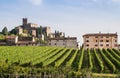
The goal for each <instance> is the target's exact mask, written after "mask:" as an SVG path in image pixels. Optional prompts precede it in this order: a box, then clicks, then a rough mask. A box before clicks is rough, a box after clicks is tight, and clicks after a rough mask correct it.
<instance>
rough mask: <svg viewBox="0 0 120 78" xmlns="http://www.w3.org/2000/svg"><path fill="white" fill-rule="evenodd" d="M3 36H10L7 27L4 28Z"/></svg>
mask: <svg viewBox="0 0 120 78" xmlns="http://www.w3.org/2000/svg"><path fill="white" fill-rule="evenodd" d="M2 34H4V35H8V29H7V27H4V28H3V30H2Z"/></svg>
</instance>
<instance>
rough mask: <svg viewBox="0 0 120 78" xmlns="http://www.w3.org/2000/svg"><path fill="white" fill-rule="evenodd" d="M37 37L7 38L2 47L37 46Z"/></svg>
mask: <svg viewBox="0 0 120 78" xmlns="http://www.w3.org/2000/svg"><path fill="white" fill-rule="evenodd" d="M2 43H3V42H2ZM36 44H37V43H36V41H35V37H18V36H6V40H5V41H4V44H0V45H36Z"/></svg>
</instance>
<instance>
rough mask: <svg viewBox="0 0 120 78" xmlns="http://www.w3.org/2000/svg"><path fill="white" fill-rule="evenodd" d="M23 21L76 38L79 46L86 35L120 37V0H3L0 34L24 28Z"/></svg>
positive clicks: (0, 7)
mask: <svg viewBox="0 0 120 78" xmlns="http://www.w3.org/2000/svg"><path fill="white" fill-rule="evenodd" d="M22 18H28V22H31V23H36V24H39V25H42V26H50V27H51V30H52V32H54V31H55V30H58V31H61V32H65V33H66V36H71V37H77V40H78V41H79V42H80V43H82V42H83V38H82V35H83V34H86V33H98V32H102V33H116V32H117V34H118V36H120V0H0V31H2V29H3V28H4V27H5V26H6V27H7V28H8V30H11V29H13V28H14V27H16V26H19V25H21V24H22ZM119 42H120V40H119Z"/></svg>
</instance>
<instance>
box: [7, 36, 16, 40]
mask: <svg viewBox="0 0 120 78" xmlns="http://www.w3.org/2000/svg"><path fill="white" fill-rule="evenodd" d="M15 38H16V36H6V39H15Z"/></svg>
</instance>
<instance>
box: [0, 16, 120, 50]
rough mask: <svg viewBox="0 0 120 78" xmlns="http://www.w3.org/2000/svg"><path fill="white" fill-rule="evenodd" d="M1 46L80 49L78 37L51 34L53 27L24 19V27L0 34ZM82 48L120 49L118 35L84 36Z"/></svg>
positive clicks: (98, 34)
mask: <svg viewBox="0 0 120 78" xmlns="http://www.w3.org/2000/svg"><path fill="white" fill-rule="evenodd" d="M0 45H1V46H29V45H31V46H59V47H68V48H78V47H80V46H79V44H78V42H77V37H66V36H65V33H64V32H60V31H56V30H55V32H51V27H49V26H41V25H38V24H35V23H28V19H27V18H23V19H22V25H19V26H16V27H15V28H14V29H12V30H11V31H8V30H7V27H4V28H3V29H2V32H0ZM82 47H84V48H85V49H88V48H90V49H91V48H101V49H102V48H116V49H117V48H120V45H118V35H117V33H101V32H99V33H87V34H84V35H83V43H82Z"/></svg>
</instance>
